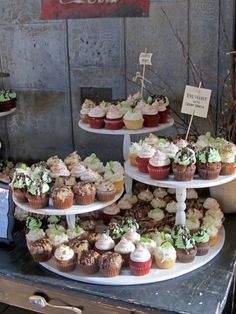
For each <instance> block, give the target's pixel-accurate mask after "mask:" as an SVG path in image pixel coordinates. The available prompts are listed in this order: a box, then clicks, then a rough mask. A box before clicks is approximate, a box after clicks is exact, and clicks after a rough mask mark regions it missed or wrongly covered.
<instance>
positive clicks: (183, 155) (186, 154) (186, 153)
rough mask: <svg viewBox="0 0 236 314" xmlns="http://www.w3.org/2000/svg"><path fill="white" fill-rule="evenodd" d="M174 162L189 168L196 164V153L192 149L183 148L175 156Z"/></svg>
mask: <svg viewBox="0 0 236 314" xmlns="http://www.w3.org/2000/svg"><path fill="white" fill-rule="evenodd" d="M174 162H175V163H176V164H179V165H182V166H189V165H192V164H195V163H196V157H195V153H194V151H193V150H192V149H191V148H188V147H185V148H181V149H180V150H179V151H178V152H177V154H176V155H175V158H174Z"/></svg>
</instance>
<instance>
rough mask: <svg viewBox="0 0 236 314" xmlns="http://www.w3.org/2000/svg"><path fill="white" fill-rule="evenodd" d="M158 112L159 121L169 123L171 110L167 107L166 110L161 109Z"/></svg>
mask: <svg viewBox="0 0 236 314" xmlns="http://www.w3.org/2000/svg"><path fill="white" fill-rule="evenodd" d="M158 113H159V115H160V120H159V123H167V121H168V117H169V110H167V109H166V110H165V111H159V112H158Z"/></svg>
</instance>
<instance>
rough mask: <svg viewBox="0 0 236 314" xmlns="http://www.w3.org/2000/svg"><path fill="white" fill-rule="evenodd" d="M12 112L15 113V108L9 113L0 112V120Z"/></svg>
mask: <svg viewBox="0 0 236 314" xmlns="http://www.w3.org/2000/svg"><path fill="white" fill-rule="evenodd" d="M14 111H16V108H13V109H11V110H9V111H4V112H0V118H1V117H5V116H8V115H9V114H12V113H13V112H14Z"/></svg>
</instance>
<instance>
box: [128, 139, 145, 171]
mask: <svg viewBox="0 0 236 314" xmlns="http://www.w3.org/2000/svg"><path fill="white" fill-rule="evenodd" d="M144 144H145V143H144V141H142V140H140V141H139V142H138V143H131V146H130V147H129V153H128V159H129V161H130V164H131V166H133V167H137V162H136V158H137V157H138V153H139V151H140V150H141V149H142V146H143V145H144Z"/></svg>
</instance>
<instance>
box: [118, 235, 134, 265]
mask: <svg viewBox="0 0 236 314" xmlns="http://www.w3.org/2000/svg"><path fill="white" fill-rule="evenodd" d="M134 250H135V245H134V244H133V243H132V242H131V241H129V240H127V239H126V238H122V239H121V240H120V242H119V243H118V244H117V245H116V246H115V247H114V252H116V253H119V254H120V255H121V256H122V259H123V266H124V267H127V266H129V258H130V254H131V253H132V252H133V251H134Z"/></svg>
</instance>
